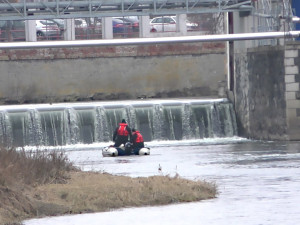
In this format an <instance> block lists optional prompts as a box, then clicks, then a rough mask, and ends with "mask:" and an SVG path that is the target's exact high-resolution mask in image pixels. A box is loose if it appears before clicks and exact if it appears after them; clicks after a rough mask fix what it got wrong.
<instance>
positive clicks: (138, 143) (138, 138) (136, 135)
mask: <svg viewBox="0 0 300 225" xmlns="http://www.w3.org/2000/svg"><path fill="white" fill-rule="evenodd" d="M131 142H132V144H133V149H136V148H144V147H145V146H144V138H143V135H142V134H141V133H140V131H138V130H135V129H134V128H132V139H131Z"/></svg>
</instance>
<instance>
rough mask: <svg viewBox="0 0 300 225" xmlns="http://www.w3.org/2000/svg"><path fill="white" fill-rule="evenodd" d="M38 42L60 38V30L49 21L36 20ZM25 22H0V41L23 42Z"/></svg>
mask: <svg viewBox="0 0 300 225" xmlns="http://www.w3.org/2000/svg"><path fill="white" fill-rule="evenodd" d="M35 27H36V36H37V39H38V40H42V39H48V38H50V39H57V38H60V33H61V31H60V28H59V27H58V25H57V24H56V23H54V22H53V21H51V20H36V21H35ZM25 39H26V38H25V21H24V20H15V21H0V41H25Z"/></svg>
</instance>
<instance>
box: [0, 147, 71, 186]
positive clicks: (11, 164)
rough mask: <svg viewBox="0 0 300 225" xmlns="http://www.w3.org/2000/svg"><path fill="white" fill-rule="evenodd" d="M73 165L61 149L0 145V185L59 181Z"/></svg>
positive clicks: (62, 179) (64, 177) (63, 178)
mask: <svg viewBox="0 0 300 225" xmlns="http://www.w3.org/2000/svg"><path fill="white" fill-rule="evenodd" d="M73 169H75V167H74V166H73V165H72V163H70V162H69V161H68V159H67V157H66V156H65V154H64V153H63V152H61V151H41V150H36V151H25V150H24V149H22V150H16V149H15V148H5V147H0V185H2V186H9V185H11V184H15V183H24V184H27V185H34V184H45V183H61V182H64V180H65V179H66V178H67V177H66V175H65V174H66V173H65V172H67V171H70V170H73Z"/></svg>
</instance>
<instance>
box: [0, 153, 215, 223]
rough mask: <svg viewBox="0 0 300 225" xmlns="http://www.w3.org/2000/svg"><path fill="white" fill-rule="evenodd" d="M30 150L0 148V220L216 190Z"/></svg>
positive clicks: (197, 196) (158, 201)
mask: <svg viewBox="0 0 300 225" xmlns="http://www.w3.org/2000/svg"><path fill="white" fill-rule="evenodd" d="M20 154H21V155H20ZM30 155H31V156H30V157H29V156H28V153H24V152H16V151H14V150H5V149H1V150H0V205H1V208H0V224H1V225H3V224H17V223H21V222H22V221H23V220H24V219H29V218H39V217H45V216H57V215H66V214H79V213H92V212H104V211H109V210H113V209H117V208H123V207H141V206H153V205H166V204H172V203H180V202H193V201H200V200H204V199H210V198H215V197H216V194H217V190H216V187H215V185H214V184H211V183H207V182H203V181H192V180H187V179H183V178H181V177H180V176H175V177H169V176H151V177H138V178H131V177H126V176H115V175H111V174H108V173H97V172H83V171H80V170H78V169H76V168H74V167H72V165H71V164H69V162H68V160H67V159H66V158H65V157H64V156H63V155H57V154H53V153H51V154H50V155H51V157H50V158H49V154H48V153H47V154H44V155H43V156H44V159H43V160H41V158H43V157H40V156H39V157H37V156H36V154H34V157H32V154H30ZM45 159H47V160H45ZM26 161H29V162H28V163H25V162H26ZM37 161H38V162H39V163H37ZM20 164H21V165H20ZM49 165H52V167H51V166H49ZM45 173H48V175H47V176H46V175H45ZM41 174H43V176H41ZM31 175H32V176H34V178H33V177H32V178H30V177H29V176H31ZM37 175H39V176H37ZM37 178H38V179H37Z"/></svg>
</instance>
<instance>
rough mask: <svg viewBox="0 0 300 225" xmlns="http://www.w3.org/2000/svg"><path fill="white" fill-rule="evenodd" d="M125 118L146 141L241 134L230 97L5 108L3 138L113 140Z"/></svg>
mask: <svg viewBox="0 0 300 225" xmlns="http://www.w3.org/2000/svg"><path fill="white" fill-rule="evenodd" d="M123 118H124V119H126V121H127V122H128V124H129V126H130V127H132V128H133V127H134V128H136V129H138V130H140V131H141V133H142V134H143V136H144V140H145V141H146V142H149V141H153V140H188V139H201V138H215V137H232V136H236V135H237V126H236V119H235V113H234V110H233V106H232V104H231V103H230V102H229V101H228V100H227V99H211V100H195V99H187V100H141V101H119V102H90V103H66V104H63V103H61V104H52V105H50V104H41V105H18V106H1V107H0V142H1V143H3V144H4V145H7V146H15V147H23V146H63V145H71V144H79V143H82V144H91V143H95V142H109V141H112V136H113V131H114V129H115V128H116V127H117V125H118V123H119V122H120V121H121V120H122V119H123Z"/></svg>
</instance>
